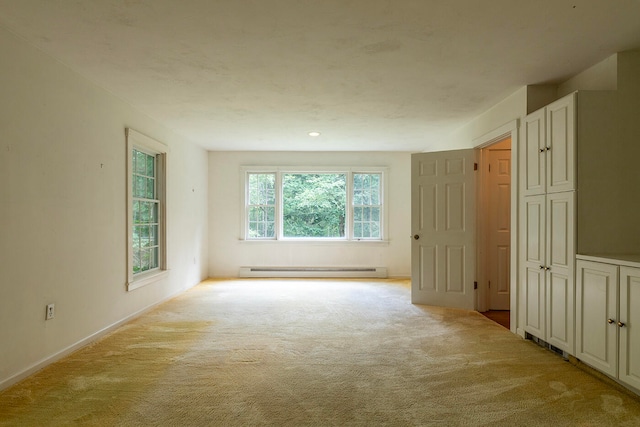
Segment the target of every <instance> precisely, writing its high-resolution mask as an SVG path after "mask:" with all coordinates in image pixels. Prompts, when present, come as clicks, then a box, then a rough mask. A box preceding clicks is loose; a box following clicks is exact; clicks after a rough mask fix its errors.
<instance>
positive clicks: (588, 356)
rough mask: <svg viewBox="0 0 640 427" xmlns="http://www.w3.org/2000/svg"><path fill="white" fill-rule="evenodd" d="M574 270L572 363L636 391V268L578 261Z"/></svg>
mask: <svg viewBox="0 0 640 427" xmlns="http://www.w3.org/2000/svg"><path fill="white" fill-rule="evenodd" d="M610 262H614V263H615V262H616V261H615V260H610ZM576 269H577V277H576V357H577V358H578V359H580V360H582V361H583V362H585V363H587V364H589V365H591V366H592V367H594V368H596V369H598V370H600V371H602V372H604V373H606V374H608V375H609V376H611V377H613V378H618V379H619V380H620V381H622V382H624V383H626V384H628V385H630V386H632V387H635V388H636V389H639V390H640V313H639V312H638V310H637V309H636V310H633V307H634V306H635V307H640V305H639V304H640V268H634V267H629V266H621V265H617V264H610V263H604V262H593V261H586V260H580V259H579V260H578V261H577V263H576Z"/></svg>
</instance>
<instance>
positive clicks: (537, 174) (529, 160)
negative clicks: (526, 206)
mask: <svg viewBox="0 0 640 427" xmlns="http://www.w3.org/2000/svg"><path fill="white" fill-rule="evenodd" d="M545 119H546V117H545V109H544V108H543V109H541V110H538V111H536V112H534V113H531V114H529V115H528V116H527V117H525V118H524V123H523V138H522V141H523V144H524V147H523V148H524V149H523V150H520V153H521V154H520V156H521V157H520V158H521V167H520V171H521V172H520V174H521V175H520V176H521V179H520V182H521V183H522V186H523V188H522V195H523V196H535V195H538V194H544V193H545V192H546V184H545V179H546V173H545V158H546V156H545V155H544V153H545V149H546V146H547V142H546V136H547V133H546V126H545Z"/></svg>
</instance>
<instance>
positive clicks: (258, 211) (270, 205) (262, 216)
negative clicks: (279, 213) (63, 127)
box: [247, 173, 276, 239]
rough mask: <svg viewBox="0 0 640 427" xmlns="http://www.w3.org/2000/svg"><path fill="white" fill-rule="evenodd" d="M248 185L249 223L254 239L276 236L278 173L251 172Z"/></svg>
mask: <svg viewBox="0 0 640 427" xmlns="http://www.w3.org/2000/svg"><path fill="white" fill-rule="evenodd" d="M248 182H249V185H248V186H247V191H248V194H247V199H248V203H247V223H248V226H249V237H250V238H252V239H273V238H275V237H276V175H275V174H274V173H250V174H248Z"/></svg>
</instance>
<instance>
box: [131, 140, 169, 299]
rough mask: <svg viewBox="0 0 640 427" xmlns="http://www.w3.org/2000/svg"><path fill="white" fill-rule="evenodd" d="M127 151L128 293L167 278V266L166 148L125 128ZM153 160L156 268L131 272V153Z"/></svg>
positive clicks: (132, 225)
mask: <svg viewBox="0 0 640 427" xmlns="http://www.w3.org/2000/svg"><path fill="white" fill-rule="evenodd" d="M125 139H126V151H127V168H126V169H127V180H126V181H127V221H126V223H127V263H126V264H127V283H126V288H127V291H132V290H134V289H138V288H141V287H143V286H146V285H149V284H151V283H154V282H157V281H159V280H161V279H163V278H164V277H166V276H167V275H168V270H169V269H168V263H167V157H168V156H167V155H168V153H169V149H168V147H167V146H166V145H164V144H162V143H161V142H159V141H156V140H155V139H152V138H150V137H148V136H146V135H144V134H142V133H140V132H137V131H135V130H133V129H130V128H126V129H125ZM134 149H135V150H137V151H141V152H143V153H146V154H149V155H153V156H155V158H156V166H155V182H156V197H157V199H155V200H158V267H156V268H153V269H150V270H146V271H143V272H140V273H134V272H133V267H134V266H133V227H134V220H133V204H134V200H133V199H134V198H133V172H134V171H133V155H132V154H133V150H134Z"/></svg>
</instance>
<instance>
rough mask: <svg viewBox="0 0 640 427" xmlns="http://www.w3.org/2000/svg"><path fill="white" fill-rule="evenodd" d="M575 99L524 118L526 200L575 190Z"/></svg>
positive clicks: (563, 100) (522, 159)
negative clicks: (535, 196)
mask: <svg viewBox="0 0 640 427" xmlns="http://www.w3.org/2000/svg"><path fill="white" fill-rule="evenodd" d="M576 99H577V94H576V93H572V94H570V95H567V96H565V97H564V98H560V99H559V100H557V101H555V102H553V103H551V104H549V105H548V106H547V107H545V108H542V109H540V110H538V111H535V112H533V113H531V114H529V115H528V116H527V117H525V118H524V121H523V131H522V143H523V144H524V146H523V149H522V150H521V151H520V153H521V154H520V156H521V157H520V165H521V167H520V171H521V172H520V182H521V183H522V195H523V196H534V195H537V194H545V193H559V192H562V191H572V190H575V189H576V184H575V182H576V179H575V175H576Z"/></svg>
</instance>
